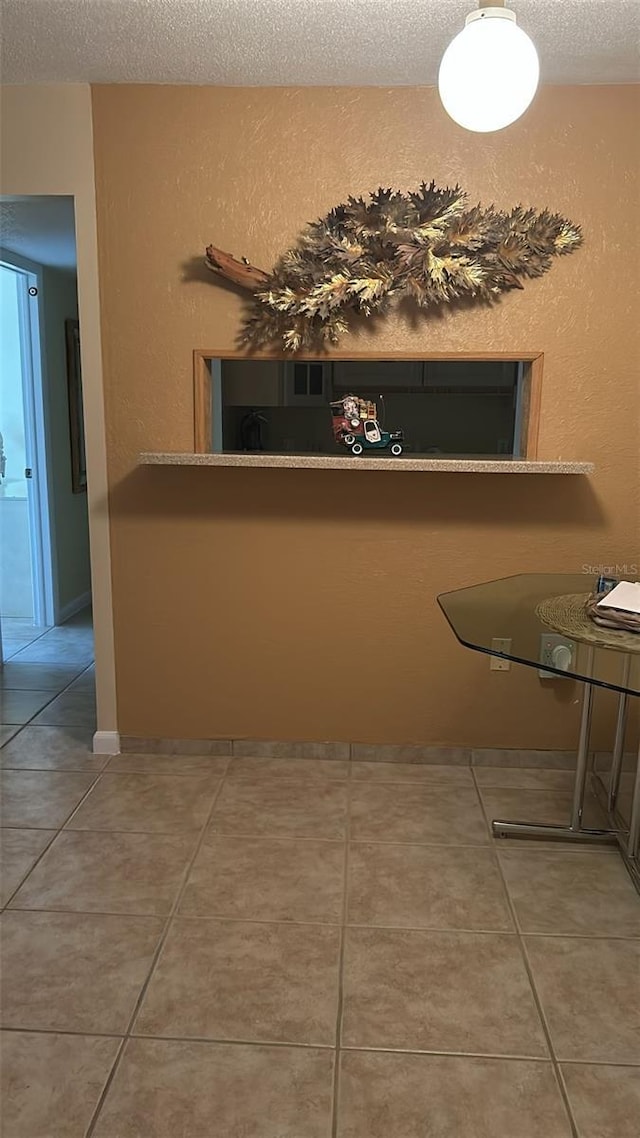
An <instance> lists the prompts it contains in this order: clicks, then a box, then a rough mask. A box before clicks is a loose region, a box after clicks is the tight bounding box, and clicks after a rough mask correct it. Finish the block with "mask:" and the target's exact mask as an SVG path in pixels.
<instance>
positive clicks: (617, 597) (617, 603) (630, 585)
mask: <svg viewBox="0 0 640 1138" xmlns="http://www.w3.org/2000/svg"><path fill="white" fill-rule="evenodd" d="M607 609H617V610H618V611H619V612H632V613H635V614H636V615H640V581H620V583H619V584H618V585H616V586H615V587H614V588H613V589H612V590H611V592H610V593H606V595H605V596H604V597H603V598H602V600H601V601H598V604H597V605H596V611H597V612H602V614H603V616H606V613H607Z"/></svg>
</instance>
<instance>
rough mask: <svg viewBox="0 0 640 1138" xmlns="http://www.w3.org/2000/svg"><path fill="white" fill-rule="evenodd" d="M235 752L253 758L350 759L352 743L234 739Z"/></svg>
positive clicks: (237, 754)
mask: <svg viewBox="0 0 640 1138" xmlns="http://www.w3.org/2000/svg"><path fill="white" fill-rule="evenodd" d="M233 753H234V755H236V756H237V757H244V756H245V755H246V756H248V757H249V758H251V759H257V758H260V759H329V760H330V761H331V762H333V761H336V760H337V761H340V760H346V761H348V759H349V756H350V753H351V744H350V743H338V742H335V741H334V742H332V743H312V742H309V740H306V741H304V740H298V741H297V742H296V741H294V740H284V739H278V740H274V739H234V740H233Z"/></svg>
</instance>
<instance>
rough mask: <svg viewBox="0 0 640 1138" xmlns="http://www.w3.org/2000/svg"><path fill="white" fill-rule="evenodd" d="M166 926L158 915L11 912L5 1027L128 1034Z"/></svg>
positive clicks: (6, 919) (5, 935)
mask: <svg viewBox="0 0 640 1138" xmlns="http://www.w3.org/2000/svg"><path fill="white" fill-rule="evenodd" d="M162 927H163V922H162V920H160V919H159V918H156V917H113V916H102V915H100V916H98V915H97V914H90V915H88V914H85V913H19V912H12V911H11V910H8V909H7V910H5V912H4V913H3V915H2V918H1V929H2V964H3V1006H2V1026H3V1027H18V1028H22V1029H25V1030H29V1029H32V1030H34V1029H35V1030H37V1029H41V1030H49V1031H86V1032H90V1033H91V1032H105V1033H109V1032H113V1033H117V1032H123V1031H124V1030H125V1028H126V1026H127V1022H128V1020H129V1017H130V1015H131V1013H132V1011H133V1008H134V1005H135V1001H136V999H137V997H138V995H139V993H140V990H141V988H142V985H143V983H144V980H145V978H146V976H147V974H148V971H149V968H150V967H151V960H152V957H153V953H154V951H155V948H156V946H157V943H158V940H159V937H160V933H161V931H162Z"/></svg>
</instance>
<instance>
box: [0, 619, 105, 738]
mask: <svg viewBox="0 0 640 1138" xmlns="http://www.w3.org/2000/svg"><path fill="white" fill-rule="evenodd" d="M2 648H3V653H4V666H3V668H2V670H1V671H0V743H6V742H8V741H9V740H10V739H13V738H15V737H17V736H18V735H19V734H21V733H22V729H23V728H25V727H26V726H27V725H29V726H30V727H35V726H37V727H43V726H48V727H52V726H57V727H67V728H69V727H72V728H75V729H77V730H78V733H80V731H82V732H83V733H82V744H83V749H84V751H85V753H86V749H87V740H88V739H90V737H91V735H92V734H93V732H94V731H95V718H96V710H95V679H94V669H93V630H92V627H91V610H90V609H85V610H83V611H82V612H81V613H78V615H77V616H75V617H72V618H71V620H68V621H67V622H66V623H65V624H63V625H60V626H59V627H56V628H35V627H34V626H33V625H32V624H30V623H29V622H28V621H17V620H14V621H11V620H6V619H3V621H2ZM31 738H32V739H33V738H34V736H33V734H32V735H31ZM78 738H80V735H79V734H78Z"/></svg>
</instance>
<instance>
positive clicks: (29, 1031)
mask: <svg viewBox="0 0 640 1138" xmlns="http://www.w3.org/2000/svg"><path fill="white" fill-rule="evenodd" d="M0 1032H7V1033H13V1034H19V1035H71V1036H80V1038H83V1039H86V1038H91V1037H96V1038H98V1039H120V1040H122V1042H123V1043H125V1042H126V1037H125V1036H124V1035H120V1034H118V1033H117V1032H109V1031H79V1030H75V1029H74V1028H65V1029H64V1031H60V1030H59V1029H58V1028H53V1027H14V1026H12V1025H11V1026H6V1027H2V1028H1V1029H0ZM129 1038H130V1039H136V1040H141V1041H142V1042H147V1041H151V1040H152V1041H154V1042H160V1043H212V1044H215V1045H216V1046H220V1045H224V1046H227V1045H228V1046H230V1047H280V1048H283V1047H284V1048H290V1049H301V1050H307V1051H309V1050H315V1051H335V1047H334V1045H333V1044H332V1043H290V1042H283V1041H282V1040H273V1041H271V1040H270V1041H268V1042H266V1041H264V1040H258V1039H225V1038H217V1037H215V1038H214V1037H213V1036H204V1035H141V1034H138V1033H137V1032H135V1031H132V1032H131V1034H130V1036H129ZM341 1050H342V1051H351V1052H356V1053H358V1052H365V1053H366V1054H374V1055H376V1054H378V1055H421V1056H424V1055H426V1056H430V1055H437V1056H439V1057H442V1058H446V1059H457V1058H460V1059H493V1060H498V1061H504V1062H506V1063H543V1064H549V1065H552V1062H551V1059H550V1058H549V1056H541V1055H503V1054H500V1053H498V1052H488V1051H432V1050H420V1049H419V1048H410V1047H366V1046H359V1047H353V1046H350V1045H344V1046H342V1048H341ZM559 1062H560V1063H561V1064H562V1066H563V1067H594V1066H596V1067H614V1068H617V1067H624V1069H625V1070H630V1071H637V1070H639V1069H640V1063H628V1062H622V1061H621V1062H615V1063H614V1062H611V1061H610V1060H605V1059H599V1060H598V1061H597V1062H596V1063H594V1062H593V1061H592V1060H586V1059H561V1060H559Z"/></svg>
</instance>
